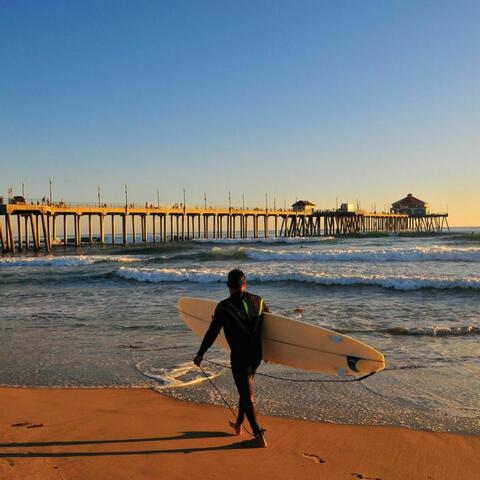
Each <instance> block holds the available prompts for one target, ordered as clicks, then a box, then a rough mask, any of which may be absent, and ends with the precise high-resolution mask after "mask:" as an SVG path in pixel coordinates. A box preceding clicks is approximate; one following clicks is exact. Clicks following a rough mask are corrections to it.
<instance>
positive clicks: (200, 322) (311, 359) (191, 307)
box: [178, 297, 385, 377]
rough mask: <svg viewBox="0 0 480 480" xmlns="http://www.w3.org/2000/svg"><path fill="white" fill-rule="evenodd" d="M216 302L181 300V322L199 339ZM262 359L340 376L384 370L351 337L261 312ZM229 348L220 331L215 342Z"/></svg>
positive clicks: (381, 360) (371, 353)
mask: <svg viewBox="0 0 480 480" xmlns="http://www.w3.org/2000/svg"><path fill="white" fill-rule="evenodd" d="M216 305H217V302H214V301H212V300H205V299H202V298H191V297H182V298H180V299H179V300H178V311H179V313H180V318H181V319H182V321H183V322H184V323H185V324H186V325H187V326H188V327H189V328H190V329H191V330H193V332H195V333H196V334H197V335H199V336H200V337H203V336H204V335H205V332H206V331H207V329H208V327H209V326H210V323H211V321H212V316H213V313H214V311H215V307H216ZM261 334H262V347H263V360H264V361H265V362H271V363H277V364H280V365H286V366H288V367H294V368H301V369H303V370H311V371H314V372H322V373H327V374H336V375H339V376H340V377H344V376H352V375H356V376H359V375H367V374H369V373H373V372H378V371H379V370H383V369H384V368H385V359H384V357H383V355H382V354H381V353H380V352H378V351H377V350H375V349H373V348H371V347H369V346H368V345H366V344H365V343H362V342H359V341H358V340H355V339H353V338H351V337H348V336H346V335H342V334H340V333H337V332H334V331H333V330H328V329H326V328H322V327H317V326H315V325H310V324H307V323H304V322H299V321H297V320H293V319H291V318H286V317H281V316H279V315H274V314H272V313H265V315H264V321H263V327H262V332H261ZM215 343H216V344H217V345H219V346H220V347H223V348H225V349H227V350H228V349H229V347H228V344H227V341H226V339H225V336H224V335H223V331H222V332H220V334H219V336H218V337H217V340H216V342H215Z"/></svg>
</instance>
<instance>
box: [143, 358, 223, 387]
mask: <svg viewBox="0 0 480 480" xmlns="http://www.w3.org/2000/svg"><path fill="white" fill-rule="evenodd" d="M135 367H136V368H137V370H138V371H139V372H140V373H141V374H142V375H145V376H146V377H148V378H151V379H153V380H156V381H157V382H158V383H159V385H158V386H157V388H159V389H165V388H178V387H188V386H192V385H196V384H198V383H202V382H205V381H206V380H207V378H206V377H205V375H203V373H202V372H201V371H200V370H199V369H198V368H197V367H195V366H194V365H193V363H192V362H185V363H181V364H180V365H177V366H175V367H172V368H156V367H152V366H150V367H147V366H146V365H145V364H144V362H140V363H137V364H136V365H135ZM212 367H213V368H212ZM212 367H211V366H210V365H209V366H202V368H203V370H204V371H205V373H206V374H207V375H208V377H209V378H210V379H213V378H216V377H218V376H219V375H220V374H221V373H222V372H223V371H224V370H225V369H224V368H221V367H218V366H212Z"/></svg>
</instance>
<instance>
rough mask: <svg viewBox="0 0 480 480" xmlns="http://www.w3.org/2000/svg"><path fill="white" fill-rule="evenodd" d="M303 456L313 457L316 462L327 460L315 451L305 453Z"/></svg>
mask: <svg viewBox="0 0 480 480" xmlns="http://www.w3.org/2000/svg"><path fill="white" fill-rule="evenodd" d="M303 456H304V457H306V458H310V459H312V460H313V461H314V462H315V463H325V460H323V459H322V458H320V457H319V456H318V455H315V454H314V453H304V454H303Z"/></svg>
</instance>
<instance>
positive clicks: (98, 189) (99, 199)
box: [97, 185, 102, 208]
mask: <svg viewBox="0 0 480 480" xmlns="http://www.w3.org/2000/svg"><path fill="white" fill-rule="evenodd" d="M97 198H98V208H100V207H101V206H102V201H101V198H102V197H101V195H100V185H99V186H98V187H97Z"/></svg>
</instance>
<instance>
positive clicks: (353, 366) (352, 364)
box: [347, 355, 361, 373]
mask: <svg viewBox="0 0 480 480" xmlns="http://www.w3.org/2000/svg"><path fill="white" fill-rule="evenodd" d="M359 360H361V358H358V357H353V356H350V355H347V365H348V368H350V370H353V371H354V372H358V373H360V370H358V368H357V363H358V361H359Z"/></svg>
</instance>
